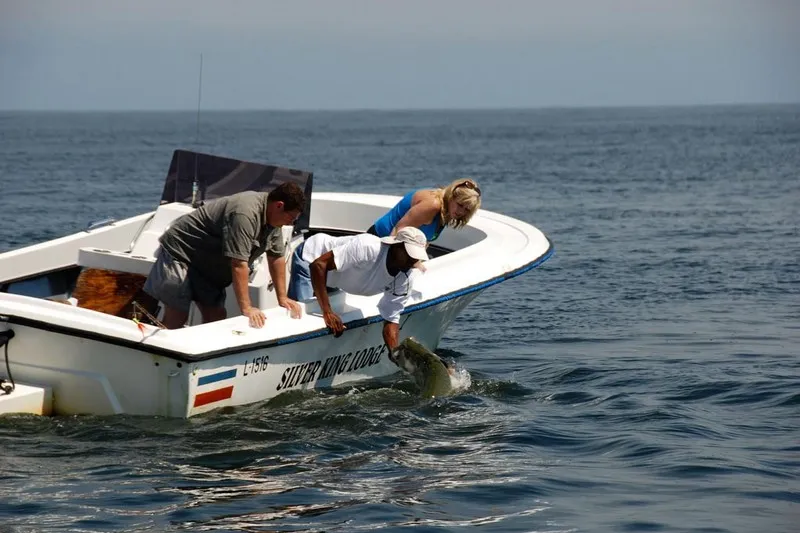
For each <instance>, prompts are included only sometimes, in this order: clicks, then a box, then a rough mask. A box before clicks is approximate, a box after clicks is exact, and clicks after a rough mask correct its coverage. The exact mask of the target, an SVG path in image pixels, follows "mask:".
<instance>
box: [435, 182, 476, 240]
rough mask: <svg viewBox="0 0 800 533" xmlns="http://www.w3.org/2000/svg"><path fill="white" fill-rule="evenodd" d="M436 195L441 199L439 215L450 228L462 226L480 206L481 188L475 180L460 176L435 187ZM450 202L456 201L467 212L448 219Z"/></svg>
mask: <svg viewBox="0 0 800 533" xmlns="http://www.w3.org/2000/svg"><path fill="white" fill-rule="evenodd" d="M436 195H437V196H438V197H439V200H440V201H441V204H442V207H441V211H440V215H441V217H442V220H443V221H444V225H445V226H450V227H451V228H456V229H458V228H463V227H464V226H466V225H467V223H468V222H469V221H470V219H471V218H472V217H473V215H475V213H476V212H477V211H478V209H480V207H481V189H480V187H478V184H477V182H476V181H475V180H473V179H471V178H462V179H458V180H455V181H453V182H452V183H451V184H450V185H448V186H447V187H444V188H440V189H437V191H436ZM450 202H457V203H458V204H459V205H461V206H462V207H464V209H466V210H467V213H466V214H465V215H464V216H463V217H460V218H454V219H452V220H451V219H450V218H449V217H450V210H449V207H450Z"/></svg>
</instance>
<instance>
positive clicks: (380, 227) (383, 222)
mask: <svg viewBox="0 0 800 533" xmlns="http://www.w3.org/2000/svg"><path fill="white" fill-rule="evenodd" d="M416 192H417V191H411V192H410V193H408V194H406V195H405V196H403V199H402V200H400V201H399V202H397V205H395V206H394V207H393V208H391V209H390V210H389V211H388V212H387V213H386V214H385V215H383V216H382V217H381V218H379V219H378V220H376V221H375V232H376V233H377V234H378V237H386V236H388V235H391V234H392V230H393V229H394V227H395V226H396V225H397V223H398V222H400V219H401V218H403V216H404V215H405V214H406V213H408V210H409V209H411V198H412V197H413V196H414V193H416ZM419 229H420V231H422V233H424V234H425V238H426V239H428V242H431V241H435V240H436V239H438V238H439V233H441V230H439V231H436V230H438V229H439V217H438V216H436V217H434V218H433V222H430V223H428V224H425V225H423V226H420V228H419Z"/></svg>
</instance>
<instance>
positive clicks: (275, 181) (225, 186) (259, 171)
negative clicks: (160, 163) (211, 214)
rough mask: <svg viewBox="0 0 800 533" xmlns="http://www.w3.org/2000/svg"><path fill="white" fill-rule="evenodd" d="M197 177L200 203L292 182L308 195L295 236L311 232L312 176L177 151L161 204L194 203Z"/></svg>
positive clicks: (304, 172)
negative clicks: (301, 232) (193, 196)
mask: <svg viewBox="0 0 800 533" xmlns="http://www.w3.org/2000/svg"><path fill="white" fill-rule="evenodd" d="M195 177H196V178H197V182H198V191H197V202H201V201H204V200H213V199H214V198H219V197H221V196H229V195H231V194H235V193H237V192H242V191H261V192H269V191H271V190H272V189H274V188H275V187H277V186H278V185H280V184H281V183H284V182H286V181H293V182H295V183H297V185H299V186H300V188H301V189H303V191H304V192H305V194H306V206H305V209H304V210H303V214H302V215H301V216H300V218H299V219H298V220H297V222H296V223H295V225H294V233H298V232H300V231H302V230H304V229H308V225H309V221H310V220H311V186H312V182H313V177H314V174H313V173H311V172H306V171H304V170H296V169H291V168H284V167H277V166H274V165H265V164H262V163H252V162H249V161H240V160H238V159H230V158H227V157H220V156H216V155H210V154H201V153H198V152H190V151H188V150H175V152H174V153H173V154H172V162H171V163H170V165H169V172H168V173H167V178H166V180H165V181H164V192H163V194H162V195H161V203H162V204H165V203H171V202H181V203H186V204H190V203H192V184H193V182H194V181H195Z"/></svg>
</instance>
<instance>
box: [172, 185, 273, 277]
mask: <svg viewBox="0 0 800 533" xmlns="http://www.w3.org/2000/svg"><path fill="white" fill-rule="evenodd" d="M159 240H160V242H161V246H162V247H163V248H164V249H165V250H166V251H167V252H169V253H170V255H172V256H173V257H174V258H175V259H177V260H178V261H182V262H184V263H186V264H187V265H189V266H191V267H192V268H193V269H195V270H196V271H197V272H198V273H199V274H201V275H202V276H203V277H204V278H206V279H207V280H208V281H209V282H211V283H212V284H214V285H216V286H218V287H221V288H222V287H227V286H228V285H230V284H231V281H232V277H231V259H239V260H242V261H247V262H248V264H252V263H253V261H255V260H256V259H257V258H258V257H259V256H260V255H261V254H263V253H264V252H265V251H266V253H267V255H270V256H273V257H281V256H283V254H284V252H285V248H286V243H285V242H284V240H283V232H282V231H281V228H274V227H272V226H270V225H269V224H268V223H267V193H263V192H255V191H245V192H240V193H238V194H233V195H231V196H225V197H223V198H217V199H216V200H211V201H209V202H206V203H205V204H204V205H203V206H201V207H199V208H197V209H195V210H194V211H192V212H191V213H187V214H185V215H183V216H182V217H180V218H178V219H177V220H176V221H175V222H174V223H173V224H172V226H170V227H169V229H168V230H167V231H165V232H164V234H163V235H162V236H161V239H159Z"/></svg>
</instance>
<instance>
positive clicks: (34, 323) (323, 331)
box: [0, 234, 555, 363]
mask: <svg viewBox="0 0 800 533" xmlns="http://www.w3.org/2000/svg"><path fill="white" fill-rule="evenodd" d="M543 236H544V238H545V239H546V240H547V244H548V247H547V249H546V250H545V252H544V253H542V254H541V255H539V256H538V257H536V258H535V259H533V260H531V261H529V262H527V263H525V264H524V265H521V266H519V267H517V268H515V269H513V270H511V271H509V272H504V273H502V274H499V275H497V276H494V277H491V278H489V279H487V280H484V281H481V282H478V283H475V284H473V285H469V286H466V287H462V288H459V289H457V290H454V291H451V292H448V293H445V294H441V295H439V296H436V297H434V298H431V299H429V300H423V301H421V302H418V303H415V304H412V305H410V306H408V307H406V308H405V309H404V310H403V311H402V313H401V315H408V314H410V313H413V312H416V311H419V310H422V309H426V308H428V307H433V306H435V305H438V304H440V303H443V302H446V301H449V300H453V299H455V298H459V297H461V296H466V295H468V294H471V293H474V292H478V291H482V290H484V289H486V288H488V287H491V286H493V285H497V284H498V283H501V282H503V281H506V280H508V279H511V278H514V277H516V276H519V275H520V274H524V273H525V272H528V271H529V270H532V269H533V268H536V267H537V266H539V265H541V264H542V263H544V262H545V261H547V260H548V259H549V258H550V257H551V256H552V255H553V254H554V253H555V249H554V247H553V243H552V241H551V240H550V238H549V237H547V236H546V235H544V234H543ZM382 321H383V318H381V317H380V316H379V315H374V316H369V317H365V318H359V319H356V320H351V321H348V322H346V323H345V327H346V328H347V329H355V328H360V327H364V326H367V325H369V324H375V323H378V322H382ZM0 322H5V323H7V324H13V325H20V326H28V327H35V328H38V329H42V330H44V331H50V332H54V333H61V334H65V335H70V336H73V337H81V338H85V339H89V340H95V341H100V342H104V343H107V344H111V345H115V346H122V347H126V348H132V349H135V350H138V351H141V352H145V353H149V354H153V355H159V356H162V357H166V358H169V359H174V360H177V361H180V362H186V363H195V362H202V361H208V360H211V359H217V358H221V357H225V356H228V355H236V354H240V353H244V352H249V351H253V350H258V349H266V348H271V347H275V346H283V345H288V344H294V343H296V342H302V341H305V340H310V339H314V338H317V337H324V336H327V335H332V334H333V333H332V332H331V330H330V329H329V328H319V329H315V330H311V331H307V332H303V333H298V334H293V335H287V336H285V337H278V338H275V339H270V340H267V341H256V342H253V343H250V344H241V345H237V346H235V347H231V348H223V349H218V350H212V351H209V352H203V353H199V354H187V353H185V352H178V351H175V350H171V349H169V348H162V347H159V346H153V345H150V344H144V343H142V342H141V341H131V340H127V339H121V338H119V337H115V336H113V335H107V334H102V333H94V332H91V331H86V330H83V329H79V328H73V327H69V326H61V325H57V324H53V323H52V322H48V321H45V320H38V319H34V318H28V317H21V316H17V315H14V314H11V313H3V314H0Z"/></svg>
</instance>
